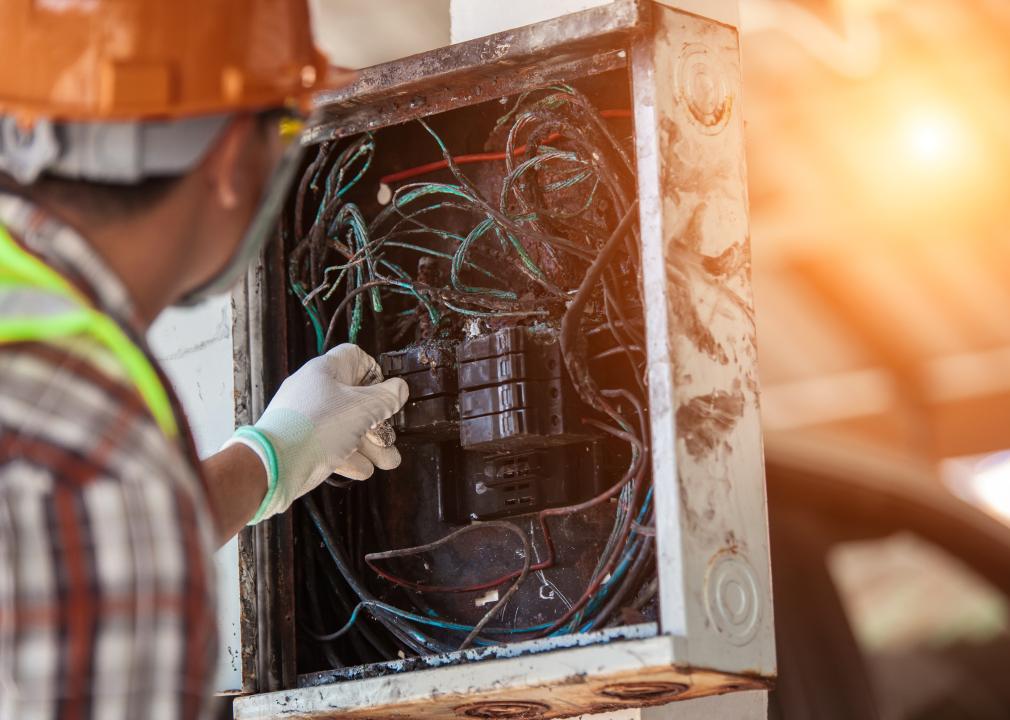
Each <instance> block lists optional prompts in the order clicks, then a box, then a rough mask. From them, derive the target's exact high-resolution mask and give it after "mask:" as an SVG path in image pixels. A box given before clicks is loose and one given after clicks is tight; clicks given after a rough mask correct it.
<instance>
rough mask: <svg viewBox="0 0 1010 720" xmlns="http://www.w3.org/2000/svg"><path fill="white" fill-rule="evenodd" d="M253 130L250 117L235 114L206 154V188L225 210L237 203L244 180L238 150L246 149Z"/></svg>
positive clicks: (231, 208) (254, 121) (253, 120)
mask: <svg viewBox="0 0 1010 720" xmlns="http://www.w3.org/2000/svg"><path fill="white" fill-rule="evenodd" d="M255 131H256V119H255V117H254V116H252V115H238V116H236V117H235V118H234V119H233V120H232V121H231V122H229V123H228V126H227V127H226V128H225V129H224V131H223V132H222V133H221V138H220V139H219V140H218V142H217V145H216V146H215V147H214V149H213V150H212V151H211V153H210V155H208V156H207V173H208V181H209V183H210V191H211V193H212V194H213V197H214V198H215V199H216V200H217V202H218V203H219V204H220V206H221V207H222V208H224V209H225V210H234V209H235V208H236V207H238V205H239V190H240V188H241V186H242V185H243V184H244V183H245V182H247V179H245V178H244V177H243V169H242V153H243V152H245V151H247V150H248V145H249V142H250V136H251V135H252V134H253V133H254V132H255Z"/></svg>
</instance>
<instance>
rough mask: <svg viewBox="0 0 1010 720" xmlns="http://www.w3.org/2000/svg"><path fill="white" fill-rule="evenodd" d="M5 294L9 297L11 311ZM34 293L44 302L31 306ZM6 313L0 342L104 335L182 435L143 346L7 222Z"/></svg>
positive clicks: (1, 241) (0, 276) (164, 419)
mask: <svg viewBox="0 0 1010 720" xmlns="http://www.w3.org/2000/svg"><path fill="white" fill-rule="evenodd" d="M4 295H6V296H7V298H8V303H9V308H10V310H9V311H8V309H7V307H5V305H6V303H4V300H3V297H4ZM32 295H34V296H36V297H37V298H38V300H39V302H38V304H37V305H36V307H34V308H30V309H29V308H26V307H25V305H26V302H25V300H26V298H28V297H30V296H32ZM43 296H48V298H49V299H48V300H45V299H44V297H43ZM15 308H16V311H15ZM0 313H3V314H2V315H0V344H3V343H14V342H50V341H53V340H59V339H64V338H70V337H74V336H77V335H85V336H88V337H91V338H93V339H94V340H96V341H98V342H99V343H100V344H101V345H103V346H104V347H105V348H107V349H108V350H109V351H110V352H111V353H112V354H113V355H114V356H115V358H116V359H117V360H118V362H119V363H120V364H121V365H122V366H123V369H124V370H125V371H126V374H127V375H128V376H129V378H130V381H131V382H132V383H133V384H134V386H135V387H136V388H137V391H138V392H139V393H140V396H141V397H142V398H143V399H144V402H145V403H146V405H147V407H148V409H149V410H150V412H151V415H152V416H154V419H155V421H156V422H157V423H158V426H159V427H160V428H161V430H162V432H164V433H165V434H166V435H168V436H169V437H172V438H174V437H177V436H178V434H179V426H178V423H177V422H176V418H175V412H174V411H173V409H172V403H171V402H170V401H169V398H168V391H167V390H166V389H165V386H164V385H163V384H162V382H161V379H160V378H159V377H158V373H157V371H156V370H155V369H154V366H152V365H151V363H150V361H149V360H148V359H147V356H146V355H144V352H143V350H141V349H140V348H139V347H137V346H136V344H135V343H134V342H133V341H131V340H130V338H129V337H128V336H127V335H126V333H125V332H123V330H122V328H120V327H119V325H117V324H116V322H115V321H114V320H113V319H112V318H110V317H109V316H108V315H106V314H104V313H102V312H99V311H98V310H96V309H95V308H93V307H92V306H91V303H90V302H89V301H88V299H87V298H86V297H84V296H83V295H82V294H81V293H80V292H78V290H77V289H76V288H75V287H74V286H73V285H71V284H70V283H69V282H68V281H67V280H66V279H65V278H63V277H62V276H61V275H60V274H59V273H57V272H56V271H55V270H53V269H52V268H50V267H49V266H48V265H46V264H45V263H43V262H42V261H41V260H39V259H38V258H36V257H34V256H33V255H31V254H30V253H28V252H26V251H25V250H23V249H22V248H21V247H20V246H19V245H18V244H17V243H16V242H14V240H13V238H11V236H10V234H8V232H7V230H6V229H5V228H4V227H3V226H2V225H0Z"/></svg>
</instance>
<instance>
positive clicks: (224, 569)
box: [149, 297, 242, 690]
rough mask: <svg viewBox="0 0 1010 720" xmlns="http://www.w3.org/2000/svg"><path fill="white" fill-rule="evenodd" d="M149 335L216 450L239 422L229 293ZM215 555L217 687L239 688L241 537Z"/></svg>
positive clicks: (199, 432) (198, 429) (199, 439)
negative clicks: (235, 395)
mask: <svg viewBox="0 0 1010 720" xmlns="http://www.w3.org/2000/svg"><path fill="white" fill-rule="evenodd" d="M149 339H150V341H151V345H152V347H153V348H154V352H155V354H156V355H157V356H158V359H159V360H160V361H161V362H162V364H163V365H164V367H165V371H166V372H167V373H168V376H169V378H170V379H171V381H172V384H173V385H174V386H175V389H176V391H177V392H178V393H179V397H180V399H181V400H182V404H183V406H184V407H185V409H186V414H187V416H188V417H189V421H190V423H191V424H192V426H193V434H194V435H196V445H197V450H198V451H199V453H200V457H207V456H208V455H212V454H214V453H215V452H216V451H217V450H218V449H219V448H220V447H221V445H222V444H224V441H225V440H227V439H228V438H229V437H230V436H231V433H232V430H233V429H234V427H235V414H234V412H233V409H234V397H233V390H234V384H233V382H232V354H231V302H230V299H229V298H228V297H222V298H215V299H213V300H211V301H209V302H206V303H204V304H203V305H200V306H199V307H196V308H192V309H186V310H175V309H173V310H169V311H167V312H165V313H163V314H162V315H161V317H160V318H158V321H157V322H156V323H155V324H154V327H152V328H151V332H150V334H149ZM215 561H216V563H215V564H216V565H217V585H218V625H219V633H220V646H221V654H220V655H219V656H218V668H217V681H216V687H217V688H219V689H220V690H237V689H239V688H241V687H242V668H241V665H240V658H241V642H240V639H239V622H238V621H239V595H238V543H237V542H236V541H235V540H232V541H231V542H230V543H228V544H227V545H225V546H224V547H223V548H222V549H221V550H220V551H218V553H217V555H216V556H215Z"/></svg>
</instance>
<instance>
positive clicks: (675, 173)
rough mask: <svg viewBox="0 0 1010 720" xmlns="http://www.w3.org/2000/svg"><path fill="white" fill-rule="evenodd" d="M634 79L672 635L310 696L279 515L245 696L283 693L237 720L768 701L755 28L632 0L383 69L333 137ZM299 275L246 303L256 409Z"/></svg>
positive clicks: (335, 687) (358, 680) (547, 650)
mask: <svg viewBox="0 0 1010 720" xmlns="http://www.w3.org/2000/svg"><path fill="white" fill-rule="evenodd" d="M698 5H699V3H697V2H692V4H691V8H692V9H693V10H697V8H698ZM719 7H720V8H721V10H722V11H723V12H722V14H721V16H720V19H723V20H725V19H726V17H728V16H729V17H731V16H732V13H728V14H727V13H726V12H725V9H726V7H727V3H725V2H722V3H719ZM622 69H623V71H624V73H626V74H621V77H626V78H627V82H628V83H629V88H630V96H631V97H632V99H633V119H634V135H635V150H636V155H637V178H638V195H639V210H640V238H641V253H642V266H643V277H642V278H641V282H642V284H643V287H644V295H645V301H646V302H645V304H646V321H647V322H646V329H647V332H646V335H647V344H648V347H647V353H648V388H649V405H650V414H651V428H652V459H653V468H652V469H653V482H654V487H655V497H656V535H657V537H656V541H657V548H658V553H657V565H658V575H659V586H660V592H659V599H660V602H659V624H658V627H657V626H656V625H655V624H644V625H629V626H624V627H618V628H614V629H610V630H603V631H597V632H592V633H585V634H576V635H565V636H559V637H549V638H547V639H542V640H532V641H527V642H521V643H514V644H510V645H504V646H498V647H489V648H482V649H472V650H464V651H459V652H455V653H449V654H446V655H440V656H430V657H424V658H418V659H411V660H405V661H400V662H391V663H384V664H381V665H378V666H368V667H359V668H351V669H344V670H339V671H334V672H332V673H316V674H314V675H312V676H302V677H301V678H299V679H298V680H297V681H295V680H294V679H293V678H294V660H293V654H294V651H293V649H292V646H293V643H294V632H293V628H292V625H293V621H292V617H291V614H292V613H293V610H292V607H293V605H292V601H291V597H292V594H293V593H295V592H297V589H296V588H293V587H292V584H293V582H292V578H291V576H290V570H289V569H287V568H286V566H285V562H286V560H285V558H286V557H290V553H291V552H292V543H291V540H290V536H291V528H290V521H288V522H287V525H285V520H284V519H278V520H276V521H273V522H271V523H270V524H269V525H268V526H267V527H265V528H258V529H257V530H256V532H255V533H254V534H250V533H247V536H246V538H245V542H244V544H243V554H242V558H243V567H242V573H243V578H242V588H243V597H244V603H243V668H244V673H245V677H244V680H245V682H244V687H245V689H246V690H247V691H249V692H259V693H261V694H259V695H253V696H250V697H246V698H241V699H239V700H237V701H236V702H235V716H236V717H237V718H243V719H251V718H273V717H300V718H329V717H376V718H377V717H453V716H471V717H545V718H546V717H567V716H572V715H578V714H581V713H588V712H594V711H597V712H598V711H601V710H603V709H612V708H629V707H642V706H646V705H657V704H661V703H667V702H670V701H671V700H681V699H689V698H692V697H699V696H703V695H712V694H718V693H725V692H729V691H734V690H745V689H750V690H753V689H760V688H762V687H765V683H766V680H767V679H769V678H771V677H773V676H774V674H775V654H774V637H773V617H772V602H771V597H772V596H771V580H770V568H769V550H768V530H767V513H766V499H765V488H764V462H763V456H762V446H761V434H760V420H759V414H758V385H757V370H756V340H755V328H754V317H753V307H752V296H751V288H750V248H749V236H748V221H747V193H746V169H745V163H744V145H743V120H742V116H741V74H740V56H739V39H738V33H737V30H736V28H735V27H733V26H731V25H727V24H721V23H720V22H717V21H714V20H711V19H706V18H704V17H701V16H699V15H696V14H691V13H690V12H685V11H682V10H679V9H677V7H676V2H675V1H674V2H669V1H667V2H663V3H662V4H660V3H652V2H647V1H642V2H636V1H635V0H617V1H616V2H614V3H611V4H610V5H607V6H603V7H598V8H594V9H592V10H587V11H584V12H581V13H577V14H574V15H570V16H566V17H562V18H558V19H556V20H551V21H547V22H544V23H539V24H537V25H532V26H528V27H526V28H520V29H518V30H514V31H509V32H504V33H499V34H497V35H493V36H489V37H487V38H481V39H477V40H473V41H469V42H466V43H461V44H459V45H454V46H451V47H448V48H443V49H440V50H437V51H433V52H432V53H426V54H424V55H420V56H416V57H414V58H407V59H405V60H401V61H397V62H394V63H389V64H387V65H383V66H378V67H375V68H369V69H367V70H365V71H363V72H362V74H361V76H360V77H359V79H358V80H357V81H356V83H355V84H354V85H352V86H350V87H348V88H346V89H344V90H341V91H338V92H335V93H332V94H330V95H329V96H327V97H326V98H324V99H323V101H322V102H321V107H320V110H321V118H322V119H321V121H320V122H319V123H318V124H317V126H316V127H315V129H314V130H313V132H312V136H311V139H312V141H313V142H318V141H321V140H323V139H331V138H335V137H343V136H348V135H353V134H355V133H359V132H361V131H363V130H373V129H378V128H382V127H386V126H389V125H394V124H397V123H402V122H404V121H406V120H408V119H413V118H418V117H424V116H428V115H434V114H437V113H441V112H445V111H447V110H450V109H454V108H459V107H463V106H466V105H474V104H477V103H482V102H486V101H487V100H489V99H496V98H498V97H504V96H507V95H513V94H516V93H521V92H523V91H526V90H530V89H534V88H539V87H543V86H545V85H549V84H551V83H554V82H562V81H566V80H569V79H573V78H580V77H587V76H593V75H598V74H599V73H602V72H607V71H614V70H622ZM283 277H284V273H283V271H282V267H281V265H280V261H279V260H278V259H277V258H274V257H272V256H271V257H267V258H266V259H265V260H264V262H263V264H262V265H261V267H260V268H257V270H256V271H254V272H253V273H252V275H251V276H250V281H249V283H248V291H247V292H245V293H243V294H242V296H241V297H242V298H245V302H246V305H247V306H246V307H245V308H244V309H243V308H242V307H241V304H242V300H241V298H240V300H239V301H238V304H239V307H238V308H237V317H239V318H240V319H239V322H242V319H243V318H244V321H245V322H246V324H247V328H248V329H247V330H245V331H244V332H243V333H241V334H239V333H236V336H237V337H243V338H246V339H247V340H248V347H240V348H237V349H236V352H237V356H238V357H237V359H238V363H237V364H238V365H239V366H242V365H244V364H246V363H247V362H248V355H252V356H253V357H255V358H257V366H262V369H260V370H257V369H255V368H254V370H253V371H252V372H253V374H256V373H262V374H263V375H264V376H265V380H264V381H263V382H262V383H261V382H260V379H258V378H254V379H250V378H243V379H244V381H245V382H243V383H238V382H237V383H236V386H237V387H238V388H240V389H241V388H249V389H247V390H246V393H248V395H247V396H243V398H244V402H247V403H249V404H250V405H254V406H261V405H262V400H261V399H260V397H261V391H260V390H259V388H260V387H261V385H263V386H265V387H266V388H270V387H276V385H277V384H279V381H280V379H281V378H283V376H284V374H285V372H286V365H285V361H284V359H283V358H274V359H273V360H272V361H271V359H270V358H269V357H268V355H269V352H265V351H264V350H263V348H257V347H254V346H255V345H256V343H257V342H259V343H262V342H263V338H264V336H266V337H278V336H280V335H283V329H282V328H281V329H278V328H277V323H278V322H279V321H278V319H277V318H276V317H274V316H272V315H271V312H270V311H269V309H267V305H266V304H265V303H266V300H267V299H268V298H272V299H273V300H274V301H276V299H277V298H278V297H283V290H278V288H283ZM274 307H276V305H275V306H274ZM274 314H276V311H274ZM247 354H248V355H247ZM261 357H262V360H260V358H261ZM250 396H251V397H250ZM274 573H279V574H278V575H276V576H275V575H274ZM276 578H279V582H275V579H276ZM285 623H286V626H285ZM285 627H286V628H287V629H285ZM296 686H297V687H296ZM271 691H272V692H271ZM750 695H756V694H755V693H750Z"/></svg>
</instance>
